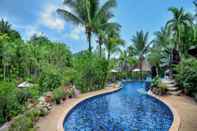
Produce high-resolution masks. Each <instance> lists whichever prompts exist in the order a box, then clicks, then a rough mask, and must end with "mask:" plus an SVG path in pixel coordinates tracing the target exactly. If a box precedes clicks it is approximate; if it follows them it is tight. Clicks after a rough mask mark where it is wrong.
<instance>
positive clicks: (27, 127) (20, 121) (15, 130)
mask: <svg viewBox="0 0 197 131" xmlns="http://www.w3.org/2000/svg"><path fill="white" fill-rule="evenodd" d="M40 116H41V111H40V110H39V109H37V108H33V109H31V110H30V111H28V112H25V113H24V114H23V115H19V116H17V117H16V118H15V119H14V122H13V123H12V124H11V126H10V128H9V131H36V129H35V128H34V124H35V122H36V121H37V120H38V119H39V117H40Z"/></svg>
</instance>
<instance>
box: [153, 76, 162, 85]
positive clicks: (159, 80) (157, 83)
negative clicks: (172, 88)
mask: <svg viewBox="0 0 197 131" xmlns="http://www.w3.org/2000/svg"><path fill="white" fill-rule="evenodd" d="M159 83H161V79H160V78H159V77H158V76H157V77H155V78H154V79H153V80H152V82H151V87H158V85H159Z"/></svg>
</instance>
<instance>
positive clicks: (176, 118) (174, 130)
mask: <svg viewBox="0 0 197 131" xmlns="http://www.w3.org/2000/svg"><path fill="white" fill-rule="evenodd" d="M148 95H149V96H152V97H153V98H155V99H157V100H159V101H161V102H163V103H164V104H165V105H166V106H167V107H168V108H169V109H170V110H171V112H172V114H173V122H172V125H171V127H170V129H169V131H179V128H180V126H181V117H180V115H179V114H178V112H177V110H176V109H175V108H174V107H173V106H172V105H171V104H170V103H169V102H167V101H165V100H163V99H162V98H161V97H160V96H157V95H155V94H153V92H152V91H151V90H149V91H148Z"/></svg>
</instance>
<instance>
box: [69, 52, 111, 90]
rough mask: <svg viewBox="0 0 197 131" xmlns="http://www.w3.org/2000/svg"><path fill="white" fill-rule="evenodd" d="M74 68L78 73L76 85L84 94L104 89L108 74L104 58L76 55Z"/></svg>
mask: <svg viewBox="0 0 197 131" xmlns="http://www.w3.org/2000/svg"><path fill="white" fill-rule="evenodd" d="M73 66H74V69H75V70H76V72H77V75H76V77H75V80H74V83H75V84H76V86H77V88H79V89H80V90H81V91H82V92H87V91H91V90H97V89H100V88H103V86H104V84H105V80H106V77H107V72H108V61H106V60H105V59H104V58H100V57H98V56H96V55H94V54H89V53H87V52H82V53H79V54H76V55H75V58H74V63H73Z"/></svg>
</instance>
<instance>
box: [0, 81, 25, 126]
mask: <svg viewBox="0 0 197 131" xmlns="http://www.w3.org/2000/svg"><path fill="white" fill-rule="evenodd" d="M21 111H22V105H21V104H20V103H19V101H18V99H17V97H16V86H15V85H14V84H12V83H7V82H0V125H1V124H3V123H4V122H5V121H9V120H10V119H11V118H12V117H13V116H16V115H17V114H18V113H20V112H21Z"/></svg>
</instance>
